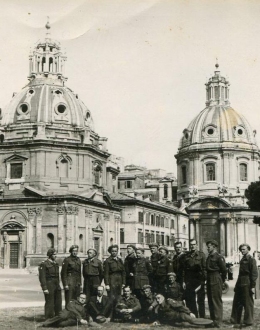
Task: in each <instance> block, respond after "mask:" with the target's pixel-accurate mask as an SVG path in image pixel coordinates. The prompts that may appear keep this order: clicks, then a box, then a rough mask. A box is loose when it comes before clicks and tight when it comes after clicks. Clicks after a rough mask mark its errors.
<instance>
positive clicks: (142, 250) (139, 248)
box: [136, 247, 144, 254]
mask: <svg viewBox="0 0 260 330" xmlns="http://www.w3.org/2000/svg"><path fill="white" fill-rule="evenodd" d="M138 250H139V251H141V252H142V253H143V254H144V249H143V248H141V247H137V248H136V251H138Z"/></svg>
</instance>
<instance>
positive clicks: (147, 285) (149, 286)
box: [142, 284, 152, 290]
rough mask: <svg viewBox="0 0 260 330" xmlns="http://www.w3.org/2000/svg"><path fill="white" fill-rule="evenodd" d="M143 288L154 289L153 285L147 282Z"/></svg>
mask: <svg viewBox="0 0 260 330" xmlns="http://www.w3.org/2000/svg"><path fill="white" fill-rule="evenodd" d="M142 289H143V290H145V289H152V287H151V285H149V284H145V285H144V286H143V287H142Z"/></svg>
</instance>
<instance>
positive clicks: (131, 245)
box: [126, 244, 136, 250]
mask: <svg viewBox="0 0 260 330" xmlns="http://www.w3.org/2000/svg"><path fill="white" fill-rule="evenodd" d="M128 247H131V248H132V249H134V250H136V247H135V246H134V245H133V244H128V245H127V246H126V248H128Z"/></svg>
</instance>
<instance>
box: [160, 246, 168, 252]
mask: <svg viewBox="0 0 260 330" xmlns="http://www.w3.org/2000/svg"><path fill="white" fill-rule="evenodd" d="M158 250H159V251H160V250H164V251H166V253H167V254H168V253H169V250H168V249H167V247H166V246H160V247H159V249H158Z"/></svg>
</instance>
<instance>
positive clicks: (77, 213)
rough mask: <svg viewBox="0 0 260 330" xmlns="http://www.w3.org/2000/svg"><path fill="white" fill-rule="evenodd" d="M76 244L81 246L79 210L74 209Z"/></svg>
mask: <svg viewBox="0 0 260 330" xmlns="http://www.w3.org/2000/svg"><path fill="white" fill-rule="evenodd" d="M74 244H77V245H79V209H78V207H77V206H75V208H74Z"/></svg>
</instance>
